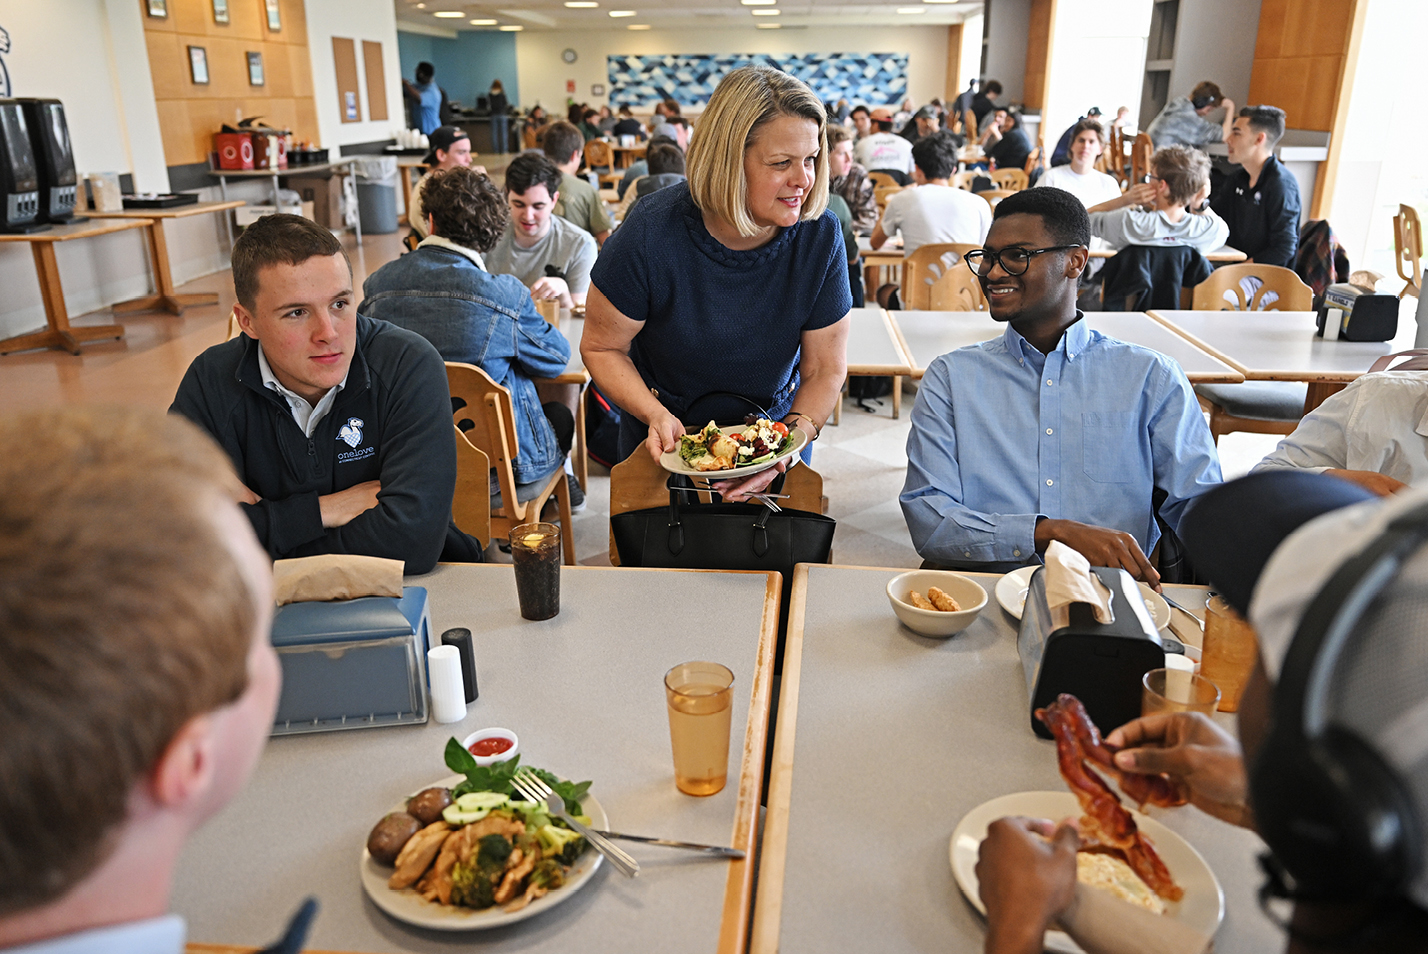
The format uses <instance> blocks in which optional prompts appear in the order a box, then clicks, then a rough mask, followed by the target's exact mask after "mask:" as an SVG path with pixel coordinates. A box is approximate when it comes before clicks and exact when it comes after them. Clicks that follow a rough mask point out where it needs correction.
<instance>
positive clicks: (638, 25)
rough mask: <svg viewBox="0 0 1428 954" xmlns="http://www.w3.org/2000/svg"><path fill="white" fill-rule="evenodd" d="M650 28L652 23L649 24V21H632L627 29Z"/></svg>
mask: <svg viewBox="0 0 1428 954" xmlns="http://www.w3.org/2000/svg"><path fill="white" fill-rule="evenodd" d="M649 28H650V25H649V24H648V23H631V24H630V25H629V26H627V27H626V28H625V29H627V30H648V29H649Z"/></svg>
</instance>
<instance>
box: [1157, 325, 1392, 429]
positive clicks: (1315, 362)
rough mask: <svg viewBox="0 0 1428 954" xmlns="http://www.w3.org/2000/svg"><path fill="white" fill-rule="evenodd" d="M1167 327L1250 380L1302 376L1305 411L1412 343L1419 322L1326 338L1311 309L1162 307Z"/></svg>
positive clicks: (1296, 379)
mask: <svg viewBox="0 0 1428 954" xmlns="http://www.w3.org/2000/svg"><path fill="white" fill-rule="evenodd" d="M1148 314H1149V315H1150V316H1151V317H1152V318H1154V319H1155V320H1156V321H1159V322H1160V323H1161V324H1163V325H1165V327H1167V328H1169V329H1170V330H1171V331H1174V332H1175V333H1176V334H1178V335H1180V336H1181V337H1183V338H1185V339H1186V340H1187V341H1189V342H1191V343H1192V344H1194V345H1195V346H1196V347H1197V348H1200V349H1202V350H1204V351H1207V352H1209V353H1210V354H1213V355H1215V356H1216V357H1217V358H1219V359H1220V360H1221V361H1223V362H1225V363H1226V364H1228V365H1230V366H1232V367H1233V368H1235V370H1237V371H1239V372H1240V373H1241V374H1243V375H1244V376H1245V380H1247V381H1303V382H1306V383H1307V384H1308V386H1309V388H1308V393H1307V395H1306V397H1305V400H1304V413H1306V414H1307V413H1309V412H1310V411H1312V410H1314V408H1316V407H1318V406H1319V405H1320V404H1322V403H1324V400H1325V399H1326V398H1328V397H1329V396H1330V395H1332V394H1334V393H1335V392H1337V391H1341V390H1343V388H1344V385H1346V384H1348V383H1349V382H1350V381H1353V380H1354V379H1355V378H1357V377H1358V376H1359V375H1361V374H1365V373H1367V372H1368V369H1369V365H1371V364H1373V362H1374V360H1375V359H1377V358H1380V357H1382V356H1383V355H1386V354H1393V353H1394V352H1396V351H1406V350H1408V349H1409V348H1412V347H1413V340H1414V336H1415V334H1416V333H1417V326H1416V325H1415V324H1414V323H1413V322H1399V325H1398V334H1397V335H1396V336H1395V337H1394V338H1393V340H1392V341H1343V340H1340V341H1325V340H1324V339H1323V338H1319V337H1316V336H1315V324H1314V322H1315V313H1314V312H1312V311H1254V312H1244V311H1159V310H1153V311H1150V312H1148Z"/></svg>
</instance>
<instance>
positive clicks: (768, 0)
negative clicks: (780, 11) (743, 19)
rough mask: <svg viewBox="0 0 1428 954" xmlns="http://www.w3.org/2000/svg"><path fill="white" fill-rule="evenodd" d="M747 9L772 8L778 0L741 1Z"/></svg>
mask: <svg viewBox="0 0 1428 954" xmlns="http://www.w3.org/2000/svg"><path fill="white" fill-rule="evenodd" d="M739 2H740V3H742V4H743V5H744V6H746V7H771V6H773V5H774V3H776V2H777V0H739Z"/></svg>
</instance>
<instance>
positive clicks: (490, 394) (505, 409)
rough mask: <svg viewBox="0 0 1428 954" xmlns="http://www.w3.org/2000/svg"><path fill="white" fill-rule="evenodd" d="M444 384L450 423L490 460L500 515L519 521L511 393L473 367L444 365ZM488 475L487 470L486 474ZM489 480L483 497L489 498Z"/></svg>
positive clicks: (520, 509)
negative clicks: (498, 488)
mask: <svg viewBox="0 0 1428 954" xmlns="http://www.w3.org/2000/svg"><path fill="white" fill-rule="evenodd" d="M446 383H447V387H448V388H450V390H451V410H452V422H453V423H454V424H455V425H456V428H457V430H459V431H461V433H462V434H463V435H464V436H465V437H466V439H467V440H468V441H470V442H471V446H473V447H475V448H476V449H477V450H479V451H481V452H482V453H484V454H485V455H486V456H487V458H489V459H490V462H491V467H494V468H495V470H496V483H497V485H498V486H499V487H500V489H501V502H502V505H503V507H502V510H503V512H504V515H505V516H506V517H508V518H511V519H514V520H516V521H520V520H521V519H522V518H523V517H524V515H525V511H526V505H525V504H524V503H522V502H520V501H518V500H517V499H516V476H515V471H514V470H513V469H512V462H513V461H514V460H515V459H516V453H517V452H518V450H519V447H518V445H517V443H516V415H515V411H514V408H513V405H512V404H511V392H510V391H508V390H506V389H505V388H503V387H501V385H499V384H497V383H496V382H495V381H493V380H491V376H490V375H488V374H487V373H486V372H485V371H483V370H481V369H480V368H478V367H476V366H475V365H474V364H462V363H460V362H456V361H448V362H446ZM488 474H489V471H488ZM490 493H491V491H490V477H489V476H488V477H487V486H486V495H487V497H488V498H489V497H490Z"/></svg>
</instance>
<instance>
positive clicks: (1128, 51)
mask: <svg viewBox="0 0 1428 954" xmlns="http://www.w3.org/2000/svg"><path fill="white" fill-rule="evenodd" d="M1151 5H1152V0H1058V2H1057V4H1056V22H1055V23H1054V24H1053V28H1052V29H1053V33H1052V38H1053V42H1054V48H1053V49H1052V52H1051V74H1050V76H1048V77H1047V84H1046V89H1047V95H1046V107H1045V108H1044V109H1043V110H1042V117H1043V118H1042V129H1043V130H1044V132H1045V134H1046V148H1047V149H1048V150H1050V149H1054V148H1056V140H1057V139H1058V138H1059V137H1060V135H1061V134H1062V132H1064V131H1065V130H1066V129H1067V128H1069V127H1070V126H1071V124H1072V123H1074V122H1075V121H1076V119H1077V117H1079V116H1084V115H1085V114H1086V110H1088V109H1090V108H1091V107H1092V106H1099V107H1100V108H1101V112H1102V114H1103V115H1104V118H1105V119H1106V120H1107V121H1109V120H1111V119H1113V118H1115V115H1116V110H1117V109H1118V108H1119V107H1121V106H1129V107H1130V114H1131V115H1132V116H1136V115H1139V113H1140V95H1141V89H1142V87H1143V85H1144V75H1145V42H1146V36H1147V34H1148V33H1149V32H1150V11H1151ZM1181 16H1182V17H1183V16H1184V14H1183V13H1182V14H1181ZM1091 64H1094V68H1092V67H1091Z"/></svg>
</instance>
